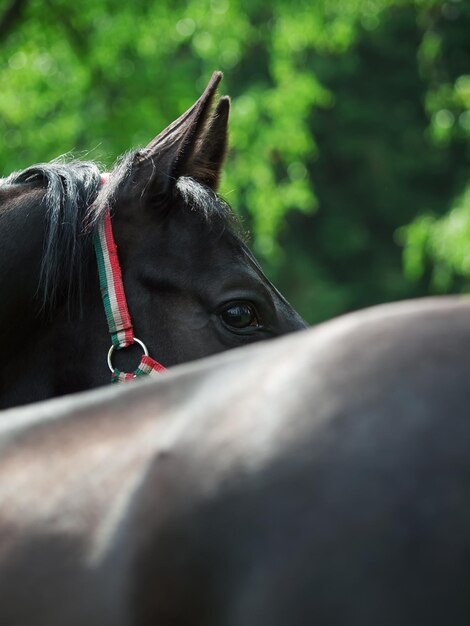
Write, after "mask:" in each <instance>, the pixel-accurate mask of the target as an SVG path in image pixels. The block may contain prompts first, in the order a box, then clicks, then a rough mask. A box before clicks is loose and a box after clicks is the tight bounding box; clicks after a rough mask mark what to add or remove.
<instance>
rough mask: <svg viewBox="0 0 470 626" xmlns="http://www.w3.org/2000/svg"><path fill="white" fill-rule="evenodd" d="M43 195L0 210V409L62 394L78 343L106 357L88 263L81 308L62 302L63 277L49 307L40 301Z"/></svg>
mask: <svg viewBox="0 0 470 626" xmlns="http://www.w3.org/2000/svg"><path fill="white" fill-rule="evenodd" d="M42 194H43V191H41V192H39V191H36V192H31V193H28V197H27V198H26V201H22V202H21V203H19V202H17V203H16V206H14V205H13V203H12V205H10V206H6V205H5V204H4V205H3V206H1V207H0V268H1V271H0V293H1V294H2V303H1V306H0V345H1V356H2V359H1V362H0V406H1V407H7V406H12V405H15V404H21V403H26V402H32V401H36V400H40V399H43V398H46V397H50V396H53V395H57V394H58V393H61V382H60V381H61V377H62V378H63V377H64V376H65V375H67V374H68V375H69V376H70V374H69V372H68V371H67V367H68V366H69V365H68V362H70V361H71V360H74V359H75V358H77V357H76V356H75V355H76V353H77V350H80V343H82V344H83V343H84V342H85V340H86V342H87V343H88V342H89V345H88V348H89V350H90V352H93V350H97V349H98V348H99V349H100V351H101V352H103V353H104V354H106V346H107V344H108V342H109V338H108V335H107V332H106V322H105V316H104V313H103V311H102V308H101V304H100V299H99V298H100V296H99V286H98V280H97V276H96V266H95V265H93V264H92V263H90V264H88V266H87V267H86V268H85V272H86V274H85V276H84V282H85V284H86V290H84V294H83V299H82V306H81V307H80V306H79V305H78V302H77V301H75V299H72V300H71V301H70V302H68V301H67V298H66V292H67V290H66V285H67V282H66V281H67V280H68V278H69V277H68V276H64V281H63V285H59V290H58V294H59V295H58V297H57V299H56V302H55V303H54V304H53V305H50V304H48V303H47V302H46V304H45V305H44V303H43V301H42V297H41V292H40V290H39V281H40V275H41V263H42V258H43V252H44V241H45V236H46V225H47V224H46V216H45V213H44V209H43V208H42V206H41V199H42ZM90 253H91V252H90ZM95 329H99V331H100V333H99V337H101V335H102V336H103V339H102V341H103V344H104V345H103V346H101V345H99V337H98V340H95V339H94V337H93V336H90V335H91V334H92V333H93V332H96V331H95ZM97 346H98V347H97ZM90 357H91V358H92V357H93V353H92V354H91V355H90ZM90 367H91V368H93V364H91V365H90ZM86 386H92V385H91V384H89V383H88V382H87V383H86V384H84V388H85V387H86ZM65 392H67V389H65V390H64V393H65Z"/></svg>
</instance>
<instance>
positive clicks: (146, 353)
mask: <svg viewBox="0 0 470 626" xmlns="http://www.w3.org/2000/svg"><path fill="white" fill-rule="evenodd" d="M134 342H135V343H138V344H139V346H140V347H141V348H142V350H143V351H144V354H145V356H148V355H149V353H148V350H147V346H146V345H145V343H144V342H143V341H140V339H137V337H134ZM131 345H132V344H129V346H131ZM129 346H126V347H127V348H129ZM115 348H116V346H115V345H114V344H112V345H111V347H110V349H109V350H108V367H109V369H110V370H111V372H112V373H113V374H114V367H113V364H112V363H111V357H112V356H113V352H114V350H115Z"/></svg>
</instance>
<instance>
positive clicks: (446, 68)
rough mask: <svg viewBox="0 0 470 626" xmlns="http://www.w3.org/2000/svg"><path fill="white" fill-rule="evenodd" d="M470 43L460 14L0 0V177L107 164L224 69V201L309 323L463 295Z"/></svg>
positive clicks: (421, 4)
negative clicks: (70, 158) (66, 162)
mask: <svg viewBox="0 0 470 626" xmlns="http://www.w3.org/2000/svg"><path fill="white" fill-rule="evenodd" d="M2 15H3V18H2ZM5 16H7V17H8V19H5ZM469 33H470V3H468V2H466V1H463V0H462V1H457V0H455V1H454V0H449V1H445V2H444V1H442V0H414V1H408V2H405V1H404V0H365V1H359V0H317V1H315V2H311V1H309V2H307V1H305V0H289V2H287V0H272V2H270V3H266V2H261V1H260V0H250V1H249V2H248V0H204V1H203V0H187V1H185V2H182V1H181V0H172V1H171V2H170V1H169V0H153V1H150V0H137V1H136V2H133V3H122V2H117V0H81V1H80V2H76V3H71V2H70V0H3V2H2V1H1V0H0V61H1V64H0V132H1V136H2V138H3V143H2V147H1V149H0V175H5V174H7V173H9V172H10V171H12V170H15V169H20V168H23V167H26V166H27V165H30V164H31V163H34V162H38V161H46V160H50V159H51V158H54V157H56V156H58V155H59V154H63V153H72V154H74V155H75V156H77V155H78V156H86V157H87V158H91V159H95V160H98V161H99V162H101V163H103V166H104V167H110V165H111V163H112V161H113V160H114V158H115V157H116V156H117V155H118V154H120V153H122V152H124V151H125V150H128V149H130V148H131V147H136V146H139V145H145V144H146V143H147V142H148V140H149V139H150V138H151V137H152V136H153V135H155V134H156V133H157V132H159V131H160V130H161V129H162V128H164V127H165V126H166V125H167V124H168V123H169V122H170V121H172V120H173V119H174V118H175V117H176V116H178V115H179V114H180V113H181V112H182V111H183V110H184V109H186V108H187V107H188V106H190V104H192V102H193V101H194V100H195V98H196V97H197V96H198V95H199V93H200V92H201V90H202V89H203V87H204V86H205V83H206V81H207V79H208V78H209V76H210V74H211V72H212V71H213V70H214V69H221V70H223V71H224V72H225V80H224V83H223V88H222V90H223V92H226V93H229V94H230V95H231V96H232V100H233V112H232V125H231V144H232V150H231V153H230V157H229V162H228V164H227V167H226V174H225V177H224V179H223V182H222V189H221V191H222V195H224V196H225V197H226V199H227V200H228V201H229V202H230V204H231V205H232V206H233V207H234V208H235V209H236V210H238V211H239V212H240V213H241V215H242V216H243V217H244V219H245V223H246V226H247V227H248V228H249V229H250V231H251V232H252V234H253V246H254V248H255V251H256V252H257V254H258V255H260V256H261V257H263V259H264V265H265V267H267V269H268V273H269V274H270V275H271V277H272V278H273V280H274V281H275V282H276V284H278V285H279V287H280V288H281V290H282V291H283V292H285V293H286V294H287V296H288V298H289V299H290V300H291V301H292V302H293V304H294V305H295V306H296V308H298V310H299V311H300V312H301V313H302V314H303V315H304V316H305V317H306V318H307V319H308V320H309V321H311V322H315V321H318V320H321V319H325V318H328V317H330V316H332V315H335V314H338V313H341V312H343V311H347V310H351V309H355V308H359V307H362V306H366V305H370V304H374V303H377V302H384V301H388V300H393V299H398V298H404V297H411V296H416V295H424V294H426V293H434V292H440V291H449V290H454V291H455V290H457V291H458V290H463V289H466V288H467V283H468V278H469V277H470V252H468V253H467V249H468V250H469V251H470V187H469V188H467V184H468V171H469V165H470V149H469V141H468V140H469V137H470V37H469Z"/></svg>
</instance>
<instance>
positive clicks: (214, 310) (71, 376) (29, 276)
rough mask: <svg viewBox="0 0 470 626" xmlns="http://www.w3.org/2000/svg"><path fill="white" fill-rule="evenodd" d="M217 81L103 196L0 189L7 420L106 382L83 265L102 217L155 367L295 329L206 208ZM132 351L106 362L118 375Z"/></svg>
mask: <svg viewBox="0 0 470 626" xmlns="http://www.w3.org/2000/svg"><path fill="white" fill-rule="evenodd" d="M221 77H222V75H221V73H215V74H214V75H213V76H212V79H211V81H210V82H209V84H208V86H207V88H206V89H205V91H204V93H203V94H202V96H201V97H200V98H199V99H198V100H197V101H196V102H195V104H194V105H193V106H192V107H190V108H189V109H188V111H186V113H184V114H183V115H181V116H180V117H179V118H178V119H177V120H176V121H174V122H173V123H172V124H170V125H169V126H168V127H167V128H166V129H165V130H163V131H162V132H161V133H160V134H158V135H157V136H156V137H155V138H154V139H153V140H152V141H151V142H150V143H149V144H148V146H147V147H146V148H144V149H139V150H136V151H133V152H131V153H129V154H126V155H124V156H123V157H121V159H120V160H119V162H118V164H117V165H116V167H115V168H114V169H113V170H112V171H111V172H110V173H109V175H108V176H107V182H106V184H104V185H102V184H101V182H102V176H101V174H100V172H99V169H98V168H97V166H96V165H95V164H93V163H83V162H71V163H64V162H60V161H59V162H52V163H49V164H45V165H39V166H33V167H30V168H28V169H26V170H24V171H23V172H20V173H14V174H12V175H10V176H9V177H8V178H7V179H4V180H3V181H0V239H2V242H1V243H2V246H1V248H2V252H1V253H0V255H1V257H2V265H1V267H2V268H4V269H2V272H1V274H2V275H1V276H0V288H1V289H2V293H3V294H4V295H5V305H4V307H3V313H1V314H0V317H1V329H2V330H1V333H2V340H3V346H4V348H5V349H4V362H3V363H2V365H1V368H2V369H1V370H0V381H1V384H2V392H3V403H4V405H5V406H8V405H11V404H17V403H21V402H27V401H34V400H39V399H43V398H46V397H50V396H54V395H61V394H64V393H70V392H74V391H79V390H83V389H87V388H91V387H94V386H97V385H100V384H105V383H106V382H108V381H109V371H108V370H107V365H106V353H107V350H108V348H109V343H110V338H109V334H108V329H107V328H106V317H105V313H104V310H103V304H102V302H101V298H100V287H99V283H98V272H97V267H96V262H95V258H94V254H93V237H94V236H95V232H96V230H97V228H98V227H99V224H100V223H102V220H103V218H104V215H105V214H106V212H109V213H110V215H111V220H112V231H113V234H114V239H115V241H116V243H117V252H118V257H119V261H120V265H121V269H122V279H123V285H124V289H125V294H126V298H127V306H128V310H129V312H130V316H131V318H132V322H133V325H134V330H135V335H136V337H140V338H141V339H142V340H143V341H144V342H145V344H146V345H147V348H148V351H149V353H150V355H151V356H153V357H154V358H155V359H158V361H159V362H160V363H162V364H163V365H164V366H165V367H172V366H174V365H176V364H179V363H182V362H185V361H190V360H193V359H197V358H201V357H204V356H206V355H209V354H213V353H216V352H220V351H222V350H226V349H229V348H234V347H238V346H243V345H245V344H248V343H252V342H254V341H258V340H261V339H266V338H269V337H274V336H278V335H281V334H284V333H286V332H290V331H294V330H297V329H300V328H304V327H305V323H304V322H303V320H302V319H301V318H300V317H299V315H298V314H297V313H296V312H295V311H294V310H293V309H292V307H291V306H290V305H289V304H288V303H287V301H286V300H285V299H284V298H283V297H282V296H281V294H280V293H279V292H278V291H277V290H276V289H275V287H274V286H273V285H272V284H271V283H270V281H269V280H268V279H267V278H266V276H265V275H264V274H263V272H262V270H261V268H260V266H259V265H258V263H257V262H256V260H255V259H254V257H253V255H252V254H251V252H250V251H249V249H248V248H247V246H246V245H245V243H244V241H243V237H242V236H241V235H240V229H239V227H238V224H237V220H236V218H235V216H234V214H233V212H232V211H231V209H230V208H229V207H228V205H227V204H226V203H225V202H224V201H223V200H222V199H221V198H220V197H219V196H218V194H217V186H218V182H219V178H220V173H221V169H222V166H223V162H224V159H225V154H226V151H227V133H228V118H229V109H230V100H229V98H228V97H221V98H220V99H219V100H218V102H217V103H216V105H215V106H214V100H215V99H216V90H217V86H218V84H219V82H220V80H221ZM3 244H5V245H3ZM38 287H39V288H38ZM138 350H139V348H138V347H137V346H134V345H133V346H131V349H129V350H123V351H122V353H118V354H117V355H115V358H116V362H117V363H118V366H119V367H121V366H122V367H123V369H129V368H131V367H132V366H131V365H130V363H131V362H132V361H134V362H135V360H136V359H137V360H138V358H139V355H138ZM121 364H122V365H121Z"/></svg>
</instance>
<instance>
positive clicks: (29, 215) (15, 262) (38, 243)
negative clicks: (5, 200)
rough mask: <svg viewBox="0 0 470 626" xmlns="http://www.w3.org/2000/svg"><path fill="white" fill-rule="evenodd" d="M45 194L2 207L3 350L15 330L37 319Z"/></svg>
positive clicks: (0, 318) (0, 335)
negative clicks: (21, 324) (13, 329)
mask: <svg viewBox="0 0 470 626" xmlns="http://www.w3.org/2000/svg"><path fill="white" fill-rule="evenodd" d="M43 193H44V192H43V191H40V190H35V191H32V192H30V193H28V194H27V197H26V199H24V200H22V201H21V202H18V201H15V200H13V202H12V206H8V205H6V206H2V207H0V211H1V212H0V268H1V271H0V293H1V294H2V306H1V307H0V338H1V340H2V345H3V347H4V349H5V348H6V346H7V345H8V343H9V342H10V340H11V334H12V328H17V327H18V325H19V324H20V323H21V322H24V321H25V320H30V319H32V318H33V317H36V316H37V313H38V310H39V302H38V298H37V292H38V284H39V277H40V271H41V260H42V254H43V246H44V236H45V230H46V220H45V215H44V211H43V210H42V207H41V200H42V196H43Z"/></svg>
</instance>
